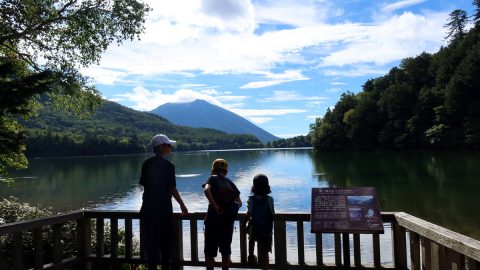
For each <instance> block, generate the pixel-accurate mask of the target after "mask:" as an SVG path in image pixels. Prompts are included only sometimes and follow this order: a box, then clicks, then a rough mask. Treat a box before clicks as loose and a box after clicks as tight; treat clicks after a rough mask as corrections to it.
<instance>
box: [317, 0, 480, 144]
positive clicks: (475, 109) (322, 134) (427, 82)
mask: <svg viewBox="0 0 480 270" xmlns="http://www.w3.org/2000/svg"><path fill="white" fill-rule="evenodd" d="M477 2H478V1H477ZM476 12H477V13H476V14H475V15H474V16H473V17H474V27H473V28H471V29H470V30H469V31H466V30H465V26H466V25H468V16H467V14H466V12H465V11H462V10H455V11H453V12H452V13H450V21H449V22H448V23H447V24H446V25H445V26H446V27H447V28H448V31H447V32H448V35H447V36H446V38H448V39H449V41H450V43H449V45H448V46H447V47H442V48H441V49H440V50H439V51H438V52H437V53H434V54H429V53H422V54H420V55H418V56H416V57H413V58H406V59H403V60H402V61H401V63H400V65H399V66H398V67H394V68H392V69H391V70H390V71H389V72H388V74H386V75H385V76H383V77H379V78H376V79H370V80H368V81H367V82H365V84H364V85H363V87H362V88H363V89H362V91H361V92H359V93H357V94H354V93H351V92H347V93H344V94H342V95H341V97H340V99H339V101H338V102H337V103H336V105H335V106H334V108H333V109H328V110H327V112H326V114H325V115H324V116H323V117H322V118H318V119H317V120H316V122H315V123H314V124H313V125H312V126H311V136H312V144H313V146H314V148H315V149H318V150H342V149H359V150H373V149H480V25H479V9H478V8H477V9H476Z"/></svg>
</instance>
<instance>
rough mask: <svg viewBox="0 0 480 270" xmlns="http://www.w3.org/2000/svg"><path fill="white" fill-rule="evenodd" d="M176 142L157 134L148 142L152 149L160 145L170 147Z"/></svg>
mask: <svg viewBox="0 0 480 270" xmlns="http://www.w3.org/2000/svg"><path fill="white" fill-rule="evenodd" d="M176 143H177V142H176V141H173V140H170V139H169V138H168V137H167V136H166V135H163V134H157V135H155V136H153V138H152V141H151V142H150V145H151V146H152V147H155V146H158V145H162V144H170V145H175V144H176Z"/></svg>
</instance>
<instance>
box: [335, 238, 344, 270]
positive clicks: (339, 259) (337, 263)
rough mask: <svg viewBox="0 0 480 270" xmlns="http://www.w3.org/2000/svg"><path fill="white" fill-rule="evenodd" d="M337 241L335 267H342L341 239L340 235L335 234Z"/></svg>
mask: <svg viewBox="0 0 480 270" xmlns="http://www.w3.org/2000/svg"><path fill="white" fill-rule="evenodd" d="M334 241H335V266H341V265H342V242H341V239H340V233H335V234H334Z"/></svg>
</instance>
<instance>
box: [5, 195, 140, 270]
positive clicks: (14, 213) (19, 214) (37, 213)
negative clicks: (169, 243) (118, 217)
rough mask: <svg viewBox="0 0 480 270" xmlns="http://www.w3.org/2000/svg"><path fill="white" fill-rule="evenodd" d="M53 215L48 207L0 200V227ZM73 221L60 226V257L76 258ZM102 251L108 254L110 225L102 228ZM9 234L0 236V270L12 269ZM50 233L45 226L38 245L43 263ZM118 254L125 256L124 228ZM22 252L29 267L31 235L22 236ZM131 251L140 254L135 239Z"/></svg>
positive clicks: (93, 225)
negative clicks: (39, 245) (40, 245)
mask: <svg viewBox="0 0 480 270" xmlns="http://www.w3.org/2000/svg"><path fill="white" fill-rule="evenodd" d="M52 215H53V212H52V210H51V209H50V208H45V207H42V206H40V205H38V206H31V205H29V204H28V203H22V202H20V201H19V200H18V199H17V198H14V197H9V198H3V199H2V200H1V201H0V225H2V224H6V223H12V222H18V221H26V220H32V219H37V218H42V217H47V216H52ZM76 226H77V225H76V222H75V221H71V222H66V223H64V224H62V226H61V232H60V234H61V243H62V253H63V256H64V258H67V257H70V256H76V255H77V246H76V238H77V236H76ZM95 228H96V223H95V221H93V222H92V223H91V234H92V235H91V239H92V250H96V245H97V244H96V242H95V240H96V235H95V234H96V232H95ZM104 236H105V238H104V248H105V250H104V251H105V253H106V254H108V253H110V252H111V251H110V247H111V244H110V243H111V226H110V223H108V222H107V223H105V225H104ZM12 237H13V235H12V234H7V235H2V236H1V237H0V258H2V260H0V269H13V254H12V252H13V250H14V249H13V238H12ZM53 238H54V237H53V230H52V228H51V226H48V227H45V228H43V230H42V239H43V241H42V243H43V247H42V249H43V254H44V258H43V259H44V261H45V262H48V261H53ZM118 239H119V242H118V251H119V253H120V254H125V229H124V228H119V230H118ZM22 244H23V251H24V254H26V256H25V257H24V261H23V263H24V264H25V266H29V267H32V266H33V252H34V250H35V246H34V245H35V243H34V241H33V233H32V232H31V231H25V232H23V233H22ZM132 251H133V254H134V255H139V254H140V242H139V240H138V239H137V238H133V242H132ZM94 268H96V269H104V268H103V267H102V265H98V266H96V267H94ZM132 268H133V269H140V268H139V266H138V265H122V267H121V269H132Z"/></svg>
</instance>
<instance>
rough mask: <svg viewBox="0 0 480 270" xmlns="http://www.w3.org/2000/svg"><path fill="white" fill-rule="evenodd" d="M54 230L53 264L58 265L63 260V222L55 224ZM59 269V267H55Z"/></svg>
mask: <svg viewBox="0 0 480 270" xmlns="http://www.w3.org/2000/svg"><path fill="white" fill-rule="evenodd" d="M52 230H53V264H54V265H58V264H59V263H60V262H61V261H62V250H63V248H62V243H61V240H62V231H61V230H62V224H54V225H53V226H52ZM55 269H59V268H55Z"/></svg>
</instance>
